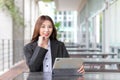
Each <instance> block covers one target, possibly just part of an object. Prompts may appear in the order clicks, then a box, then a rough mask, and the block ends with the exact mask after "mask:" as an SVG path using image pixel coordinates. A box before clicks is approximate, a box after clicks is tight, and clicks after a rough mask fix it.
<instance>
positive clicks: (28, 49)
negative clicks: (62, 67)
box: [24, 15, 84, 73]
mask: <svg viewBox="0 0 120 80" xmlns="http://www.w3.org/2000/svg"><path fill="white" fill-rule="evenodd" d="M56 36H57V31H56V29H55V26H54V23H53V21H52V19H51V18H50V17H49V16H45V15H42V16H40V17H39V18H38V20H37V22H36V24H35V28H34V32H33V36H32V40H31V42H30V43H28V44H27V45H25V46H24V54H25V57H26V62H27V65H28V67H29V69H30V71H31V72H41V71H43V72H52V66H53V64H54V61H55V58H57V57H61V58H63V57H69V54H68V52H67V50H66V48H65V45H64V43H63V42H60V41H58V40H57V38H56ZM78 72H80V73H84V67H83V66H82V67H80V69H79V70H78Z"/></svg>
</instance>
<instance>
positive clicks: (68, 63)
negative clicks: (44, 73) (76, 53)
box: [52, 58, 83, 76]
mask: <svg viewBox="0 0 120 80" xmlns="http://www.w3.org/2000/svg"><path fill="white" fill-rule="evenodd" d="M82 64H83V60H82V59H81V58H56V59H55V62H54V65H53V72H52V73H53V75H59V76H60V75H82V74H81V73H78V72H77V70H78V69H79V68H80V67H81V66H82Z"/></svg>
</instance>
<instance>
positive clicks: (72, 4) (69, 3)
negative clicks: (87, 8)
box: [54, 0, 82, 11]
mask: <svg viewBox="0 0 120 80" xmlns="http://www.w3.org/2000/svg"><path fill="white" fill-rule="evenodd" d="M54 1H55V5H56V9H57V10H58V11H64V10H77V11H78V9H79V7H80V5H81V2H82V0H54Z"/></svg>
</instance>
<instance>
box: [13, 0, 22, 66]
mask: <svg viewBox="0 0 120 80" xmlns="http://www.w3.org/2000/svg"><path fill="white" fill-rule="evenodd" d="M14 4H15V5H16V6H17V7H18V9H19V11H20V16H21V17H23V18H24V14H23V13H24V0H14ZM23 46H24V25H20V24H18V23H17V22H16V21H15V20H13V64H15V63H16V62H18V61H20V60H22V59H23Z"/></svg>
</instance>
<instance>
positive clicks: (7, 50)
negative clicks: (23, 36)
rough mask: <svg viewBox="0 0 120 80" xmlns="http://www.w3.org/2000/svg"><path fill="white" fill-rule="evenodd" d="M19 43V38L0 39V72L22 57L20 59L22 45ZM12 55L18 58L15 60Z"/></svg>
mask: <svg viewBox="0 0 120 80" xmlns="http://www.w3.org/2000/svg"><path fill="white" fill-rule="evenodd" d="M22 41H23V40H22ZM16 43H18V45H16ZM21 43H22V42H20V40H19V41H18V40H10V39H0V74H2V73H4V72H5V71H7V70H9V69H10V68H11V67H13V65H15V64H16V63H17V62H19V61H20V60H22V59H23V58H22V59H21V57H23V53H21V52H22V50H21V49H23V48H22V47H23V46H21V45H20V44H21ZM20 54H21V55H22V56H21V55H20ZM13 56H15V57H16V59H17V58H18V60H17V61H16V60H15V58H14V57H13ZM19 57H20V58H19Z"/></svg>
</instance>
